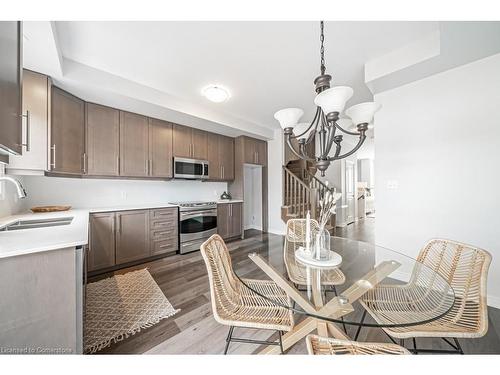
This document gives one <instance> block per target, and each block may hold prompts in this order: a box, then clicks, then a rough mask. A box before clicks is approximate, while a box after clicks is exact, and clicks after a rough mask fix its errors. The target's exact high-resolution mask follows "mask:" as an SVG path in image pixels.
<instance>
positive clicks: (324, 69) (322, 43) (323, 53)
mask: <svg viewBox="0 0 500 375" xmlns="http://www.w3.org/2000/svg"><path fill="white" fill-rule="evenodd" d="M320 28H321V33H320V36H319V41H320V43H321V47H320V49H319V52H320V54H321V67H320V69H321V74H322V75H323V74H325V71H326V67H325V46H324V42H325V34H324V22H323V21H321V22H320Z"/></svg>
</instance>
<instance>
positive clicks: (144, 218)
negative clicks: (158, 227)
mask: <svg viewBox="0 0 500 375" xmlns="http://www.w3.org/2000/svg"><path fill="white" fill-rule="evenodd" d="M149 255H150V249H149V210H140V211H139V210H137V211H135V210H134V211H122V212H118V213H117V214H116V264H123V263H127V262H132V261H134V260H139V259H143V258H147V257H149Z"/></svg>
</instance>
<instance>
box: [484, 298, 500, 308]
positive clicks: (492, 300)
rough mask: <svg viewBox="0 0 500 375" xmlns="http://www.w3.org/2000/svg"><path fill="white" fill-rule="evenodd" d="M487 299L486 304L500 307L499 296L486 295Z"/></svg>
mask: <svg viewBox="0 0 500 375" xmlns="http://www.w3.org/2000/svg"><path fill="white" fill-rule="evenodd" d="M487 301H488V306H490V307H494V308H496V309H500V297H495V296H488V297H487Z"/></svg>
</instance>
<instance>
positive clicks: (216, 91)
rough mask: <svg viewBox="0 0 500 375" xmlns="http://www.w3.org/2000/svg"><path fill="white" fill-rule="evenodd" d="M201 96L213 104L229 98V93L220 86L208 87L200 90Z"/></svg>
mask: <svg viewBox="0 0 500 375" xmlns="http://www.w3.org/2000/svg"><path fill="white" fill-rule="evenodd" d="M201 94H202V95H203V96H204V97H205V98H207V99H208V100H210V101H211V102H214V103H222V102H225V101H226V100H228V99H229V98H230V97H231V95H230V94H229V91H228V90H227V89H226V88H224V87H222V86H221V85H208V86H206V87H204V88H203V90H201Z"/></svg>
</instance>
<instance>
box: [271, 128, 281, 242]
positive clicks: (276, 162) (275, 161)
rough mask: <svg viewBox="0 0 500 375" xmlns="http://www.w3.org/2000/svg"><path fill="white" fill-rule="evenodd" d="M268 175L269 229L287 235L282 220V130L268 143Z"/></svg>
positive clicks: (278, 130) (277, 131)
mask: <svg viewBox="0 0 500 375" xmlns="http://www.w3.org/2000/svg"><path fill="white" fill-rule="evenodd" d="M267 155H268V156H267V165H268V169H267V173H268V181H267V186H268V210H269V215H268V216H269V227H268V231H269V232H271V233H277V234H285V223H283V220H281V204H282V201H283V194H282V190H281V184H282V165H283V160H284V148H283V132H282V130H281V129H276V130H275V131H274V139H272V140H270V141H268V142H267Z"/></svg>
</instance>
